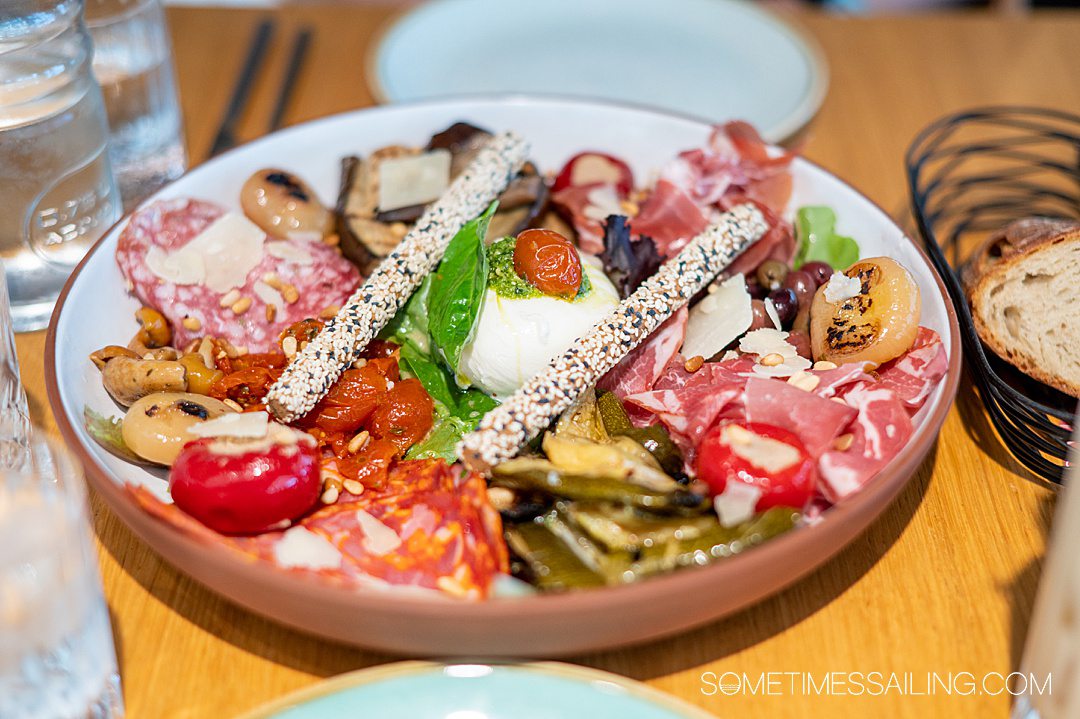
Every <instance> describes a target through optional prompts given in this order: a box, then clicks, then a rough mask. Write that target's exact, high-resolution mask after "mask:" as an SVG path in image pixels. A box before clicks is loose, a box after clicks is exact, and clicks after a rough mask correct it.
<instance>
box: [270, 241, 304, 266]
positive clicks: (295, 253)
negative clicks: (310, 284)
mask: <svg viewBox="0 0 1080 719" xmlns="http://www.w3.org/2000/svg"><path fill="white" fill-rule="evenodd" d="M266 251H267V252H268V253H269V254H270V255H271V256H273V257H276V258H278V259H279V260H285V261H286V262H292V263H294V264H297V265H310V264H311V263H312V262H314V261H315V260H314V259H313V258H312V257H311V253H310V252H308V251H307V250H306V249H304V248H303V247H301V246H300V245H299V244H297V243H295V242H267V243H266Z"/></svg>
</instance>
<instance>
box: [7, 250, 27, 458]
mask: <svg viewBox="0 0 1080 719" xmlns="http://www.w3.org/2000/svg"><path fill="white" fill-rule="evenodd" d="M29 448H30V412H29V409H28V407H27V404H26V392H24V391H23V386H22V382H21V381H20V380H19V358H18V356H17V355H16V354H15V334H14V333H13V332H12V328H11V309H10V307H9V305H8V295H7V283H6V282H5V281H4V271H3V263H0V472H2V471H3V470H4V468H5V467H15V466H19V465H21V464H22V462H23V460H24V459H25V458H26V454H27V452H28V451H29Z"/></svg>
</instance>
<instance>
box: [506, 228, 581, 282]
mask: <svg viewBox="0 0 1080 719" xmlns="http://www.w3.org/2000/svg"><path fill="white" fill-rule="evenodd" d="M514 271H515V272H517V273H518V276H520V277H521V278H522V279H524V280H526V281H527V282H528V283H529V284H531V285H532V286H533V287H535V288H536V289H538V290H540V291H541V292H543V293H544V294H545V295H554V296H556V297H564V298H571V297H573V296H574V295H576V294H577V293H578V290H579V289H580V288H581V258H580V257H579V256H578V253H577V249H576V248H575V247H574V245H573V243H572V242H570V240H568V239H566V238H565V237H563V236H562V235H560V234H559V233H558V232H555V231H554V230H525V231H524V232H522V233H521V234H520V235H518V236H517V244H515V245H514Z"/></svg>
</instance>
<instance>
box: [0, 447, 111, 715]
mask: <svg viewBox="0 0 1080 719" xmlns="http://www.w3.org/2000/svg"><path fill="white" fill-rule="evenodd" d="M40 437H41V435H40V433H38V435H37V438H36V439H33V440H31V442H30V452H29V453H28V455H27V458H26V461H25V462H22V463H21V464H20V466H17V467H5V468H0V547H3V552H0V717H4V719H87V718H93V719H115V718H116V717H122V716H123V711H124V710H123V700H122V698H121V693H120V676H119V673H118V671H117V667H116V653H115V651H114V648H113V640H112V631H111V629H110V625H109V613H108V609H107V607H106V604H105V599H104V597H103V595H102V591H101V579H100V576H99V574H98V568H97V559H96V555H95V551H94V546H93V543H92V541H91V538H90V528H89V522H88V520H87V511H86V494H85V490H84V485H83V482H82V475H81V473H80V471H79V466H78V464H77V463H76V462H75V461H74V459H73V458H72V457H71V456H70V455H68V453H67V452H66V451H65V450H64V449H63V448H62V447H60V446H58V445H56V444H54V443H52V442H49V441H45V440H42V439H40Z"/></svg>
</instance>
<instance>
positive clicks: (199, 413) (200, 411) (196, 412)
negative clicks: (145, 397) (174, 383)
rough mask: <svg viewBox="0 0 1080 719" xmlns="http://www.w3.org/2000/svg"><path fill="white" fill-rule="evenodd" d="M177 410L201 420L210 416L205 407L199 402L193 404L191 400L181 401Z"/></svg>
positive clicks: (177, 405) (177, 404)
mask: <svg viewBox="0 0 1080 719" xmlns="http://www.w3.org/2000/svg"><path fill="white" fill-rule="evenodd" d="M176 408H177V409H178V410H180V411H181V412H183V413H184V414H187V415H191V416H192V417H198V418H199V419H206V418H207V417H209V416H210V413H209V412H207V411H206V407H203V406H202V405H201V404H199V403H198V402H192V401H191V400H186V399H182V400H180V401H179V402H177V403H176ZM148 414H149V412H148Z"/></svg>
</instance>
